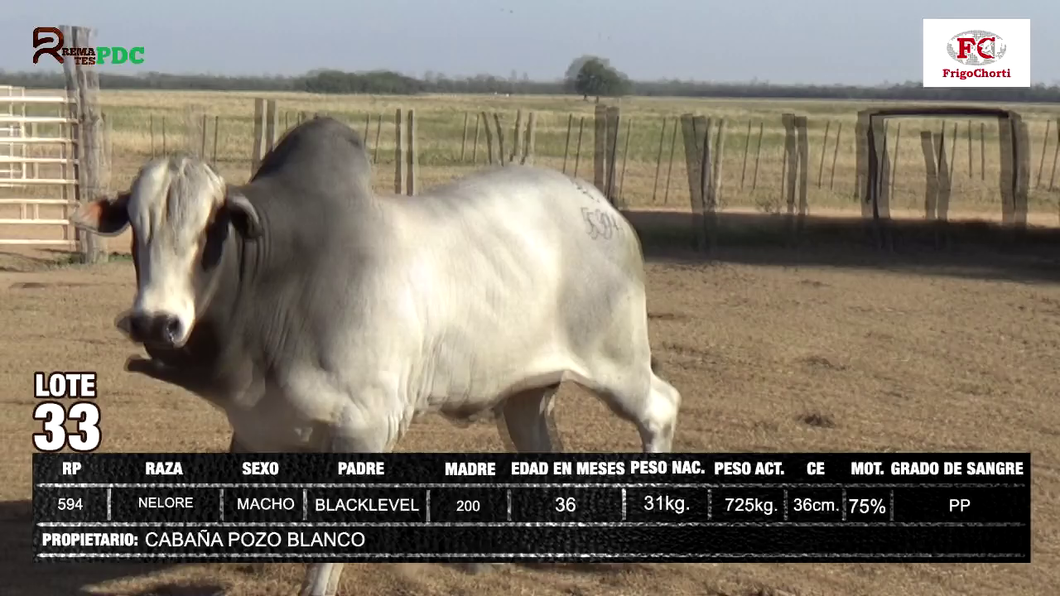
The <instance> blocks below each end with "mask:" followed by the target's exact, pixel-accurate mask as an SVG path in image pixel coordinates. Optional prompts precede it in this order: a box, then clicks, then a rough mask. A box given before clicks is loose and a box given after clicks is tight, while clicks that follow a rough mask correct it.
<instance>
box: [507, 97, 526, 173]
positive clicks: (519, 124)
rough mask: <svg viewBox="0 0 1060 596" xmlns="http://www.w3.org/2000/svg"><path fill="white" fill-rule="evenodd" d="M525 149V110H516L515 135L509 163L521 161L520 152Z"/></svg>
mask: <svg viewBox="0 0 1060 596" xmlns="http://www.w3.org/2000/svg"><path fill="white" fill-rule="evenodd" d="M522 150H523V111H522V110H516V111H515V135H514V136H513V137H512V154H511V156H510V157H509V159H508V161H509V163H517V162H518V161H519V153H520V152H521V151H522Z"/></svg>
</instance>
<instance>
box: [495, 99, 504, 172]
mask: <svg viewBox="0 0 1060 596" xmlns="http://www.w3.org/2000/svg"><path fill="white" fill-rule="evenodd" d="M493 123H494V124H496V125H497V163H499V164H501V165H502V166H503V165H504V127H503V126H501V115H500V114H498V113H497V112H493Z"/></svg>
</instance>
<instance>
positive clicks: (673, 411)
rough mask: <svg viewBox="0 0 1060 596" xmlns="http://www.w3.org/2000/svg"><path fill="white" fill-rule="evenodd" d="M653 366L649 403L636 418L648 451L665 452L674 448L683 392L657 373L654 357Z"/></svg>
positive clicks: (645, 448) (641, 437)
mask: <svg viewBox="0 0 1060 596" xmlns="http://www.w3.org/2000/svg"><path fill="white" fill-rule="evenodd" d="M651 368H652V371H651V373H650V374H651V388H650V389H649V390H648V400H647V403H646V404H644V407H643V409H642V410H641V414H640V416H639V417H638V418H637V420H636V422H637V430H639V431H640V439H641V441H642V442H643V443H644V451H645V452H646V453H665V452H669V451H670V450H671V449H672V448H673V443H674V430H675V427H676V425H677V412H678V410H679V409H680V408H681V394H680V393H679V392H678V391H677V389H675V388H674V386H673V385H671V384H669V383H667V382H666V381H664V380H663V379H662V378H660V377H659V375H658V374H656V371H655V368H656V367H655V359H654V358H652V366H651Z"/></svg>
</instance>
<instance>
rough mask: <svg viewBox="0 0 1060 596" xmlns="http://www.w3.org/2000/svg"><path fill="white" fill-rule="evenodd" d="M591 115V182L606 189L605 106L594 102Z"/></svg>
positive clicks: (604, 190) (603, 190) (601, 189)
mask: <svg viewBox="0 0 1060 596" xmlns="http://www.w3.org/2000/svg"><path fill="white" fill-rule="evenodd" d="M593 116H594V117H595V120H594V121H593V125H594V128H593V184H594V185H596V188H598V189H600V192H606V191H607V161H606V159H607V106H605V105H602V104H596V107H595V108H594V112H593Z"/></svg>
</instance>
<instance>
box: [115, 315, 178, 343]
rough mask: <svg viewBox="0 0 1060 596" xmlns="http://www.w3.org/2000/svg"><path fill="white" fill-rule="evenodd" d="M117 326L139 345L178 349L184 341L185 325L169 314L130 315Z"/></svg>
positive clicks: (119, 321)
mask: <svg viewBox="0 0 1060 596" xmlns="http://www.w3.org/2000/svg"><path fill="white" fill-rule="evenodd" d="M115 324H116V326H117V327H118V329H120V330H122V332H124V333H125V334H126V335H128V336H129V339H131V340H133V341H134V342H136V343H139V344H144V345H154V346H159V347H164V348H178V347H180V346H181V344H182V343H183V341H184V324H183V323H182V322H181V320H180V319H179V318H178V317H176V316H174V315H171V314H168V313H136V312H134V313H129V314H126V315H124V316H122V317H121V318H119V319H118V320H117V322H116V323H115Z"/></svg>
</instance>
